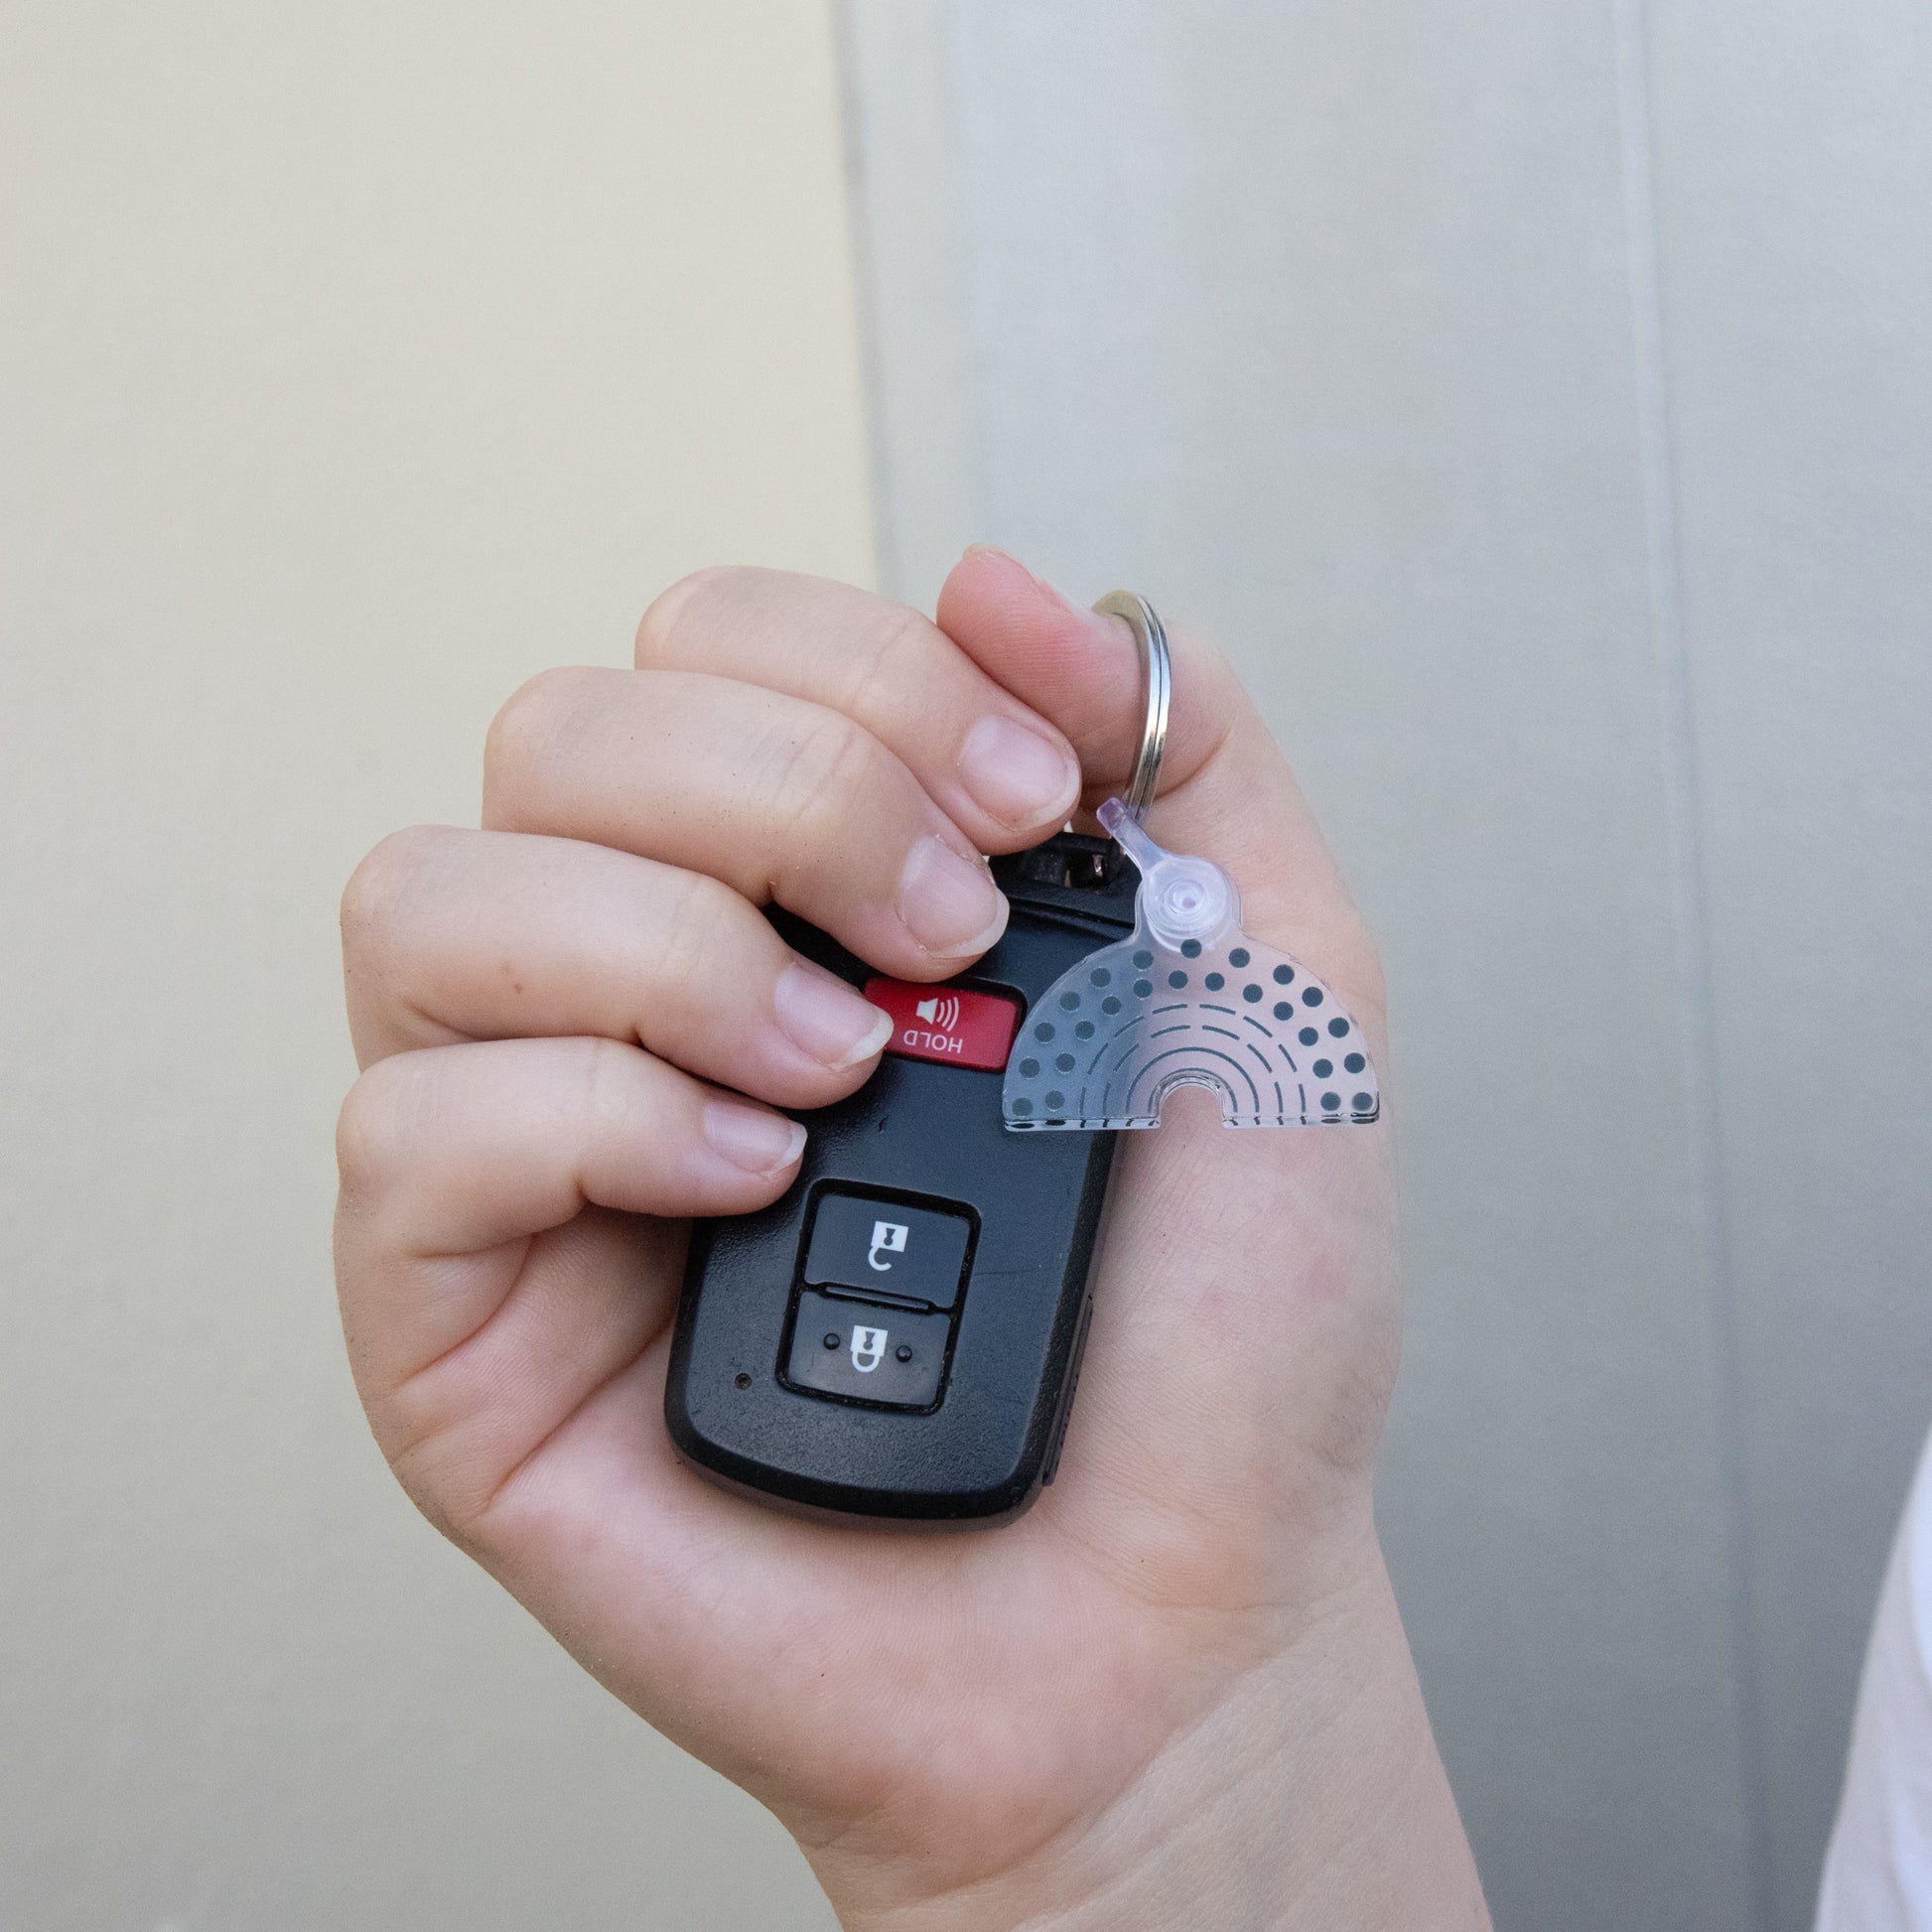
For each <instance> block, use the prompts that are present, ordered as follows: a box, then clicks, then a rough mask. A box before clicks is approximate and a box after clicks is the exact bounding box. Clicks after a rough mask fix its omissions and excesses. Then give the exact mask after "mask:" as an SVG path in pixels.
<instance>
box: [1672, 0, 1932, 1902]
mask: <svg viewBox="0 0 1932 1932" xmlns="http://www.w3.org/2000/svg"><path fill="white" fill-rule="evenodd" d="M1653 32H1654V46H1653V72H1654V74H1655V77H1656V79H1655V100H1656V116H1655V130H1656V154H1657V180H1658V201H1659V216H1660V242H1661V260H1662V265H1663V269H1664V274H1663V281H1662V287H1663V292H1664V306H1665V318H1666V342H1667V345H1668V354H1669V373H1670V393H1671V399H1672V413H1673V419H1674V428H1675V435H1674V444H1675V452H1676V464H1675V468H1676V473H1677V477H1678V480H1679V502H1680V507H1681V555H1682V558H1683V584H1684V628H1685V636H1686V639H1687V643H1688V645H1689V649H1690V659H1691V663H1692V667H1693V671H1694V676H1695V710H1696V715H1697V719H1698V726H1699V731H1698V756H1699V764H1700V779H1701V783H1700V797H1701V801H1702V806H1703V812H1704V822H1705V834H1704V847H1705V852H1706V881H1707V900H1706V904H1707V913H1706V916H1707V920H1708V925H1709V930H1710V934H1711V941H1712V961H1713V970H1714V982H1715V988H1716V993H1717V999H1716V1013H1717V1017H1718V1042H1719V1047H1720V1057H1719V1071H1720V1098H1721V1105H1722V1110H1723V1112H1722V1123H1723V1146H1724V1150H1725V1180H1726V1195H1727V1205H1728V1220H1729V1226H1730V1244H1729V1245H1730V1268H1731V1276H1732V1280H1733V1283H1734V1292H1735V1301H1736V1316H1737V1341H1738V1389H1739V1394H1740V1399H1741V1407H1740V1424H1741V1428H1742V1431H1743V1440H1744V1443H1745V1446H1746V1449H1747V1456H1746V1461H1745V1469H1746V1473H1747V1483H1748V1488H1747V1501H1748V1508H1749V1518H1748V1521H1749V1532H1750V1537H1749V1547H1750V1553H1751V1568H1750V1585H1751V1591H1752V1599H1753V1602H1752V1617H1753V1623H1754V1625H1755V1629H1756V1634H1757V1655H1756V1659H1755V1669H1756V1672H1757V1678H1758V1690H1757V1698H1758V1704H1759V1707H1760V1711H1761V1719H1760V1722H1761V1727H1762V1748H1763V1760H1762V1770H1761V1775H1762V1777H1763V1780H1764V1784H1765V1790H1766V1794H1767V1802H1768V1808H1769V1813H1770V1815H1771V1816H1772V1817H1773V1818H1775V1819H1776V1821H1777V1825H1778V1829H1777V1831H1776V1832H1775V1833H1774V1834H1773V1835H1772V1839H1771V1843H1770V1847H1769V1851H1770V1856H1771V1858H1772V1860H1773V1862H1774V1871H1775V1876H1776V1886H1777V1911H1776V1916H1775V1920H1774V1923H1775V1924H1776V1925H1777V1926H1779V1927H1780V1928H1792V1929H1793V1932H1795V1928H1798V1927H1801V1926H1803V1925H1805V1924H1806V1923H1808V1913H1809V1906H1810V1897H1811V1892H1812V1889H1813V1887H1814V1885H1815V1882H1816V1871H1817V1864H1818V1860H1819V1856H1820V1853H1821V1851H1822V1849H1823V1844H1824V1839H1825V1834H1826V1832H1827V1830H1828V1828H1829V1825H1830V1821H1831V1814H1832V1808H1833V1805H1834V1802H1835V1800H1836V1796H1837V1791H1838V1785H1839V1775H1840V1763H1841V1760H1842V1757H1843V1752H1844V1746H1845V1737H1846V1730H1847V1726H1848V1723H1849V1718H1850V1712H1851V1701H1852V1692H1853V1687H1854V1684H1855V1682H1856V1677H1857V1671H1858V1666H1859V1661H1860V1655H1861V1651H1862V1648H1863V1628H1864V1623H1865V1620H1866V1618H1867V1616H1868V1614H1869V1606H1870V1603H1871V1600H1872V1596H1873V1594H1874V1592H1875V1589H1876V1586H1877V1580H1878V1576H1879V1572H1880V1569H1881V1567H1882V1563H1883V1557H1884V1552H1885V1548H1886V1545H1887V1542H1888V1540H1889V1537H1890V1532H1891V1526H1892V1521H1893V1518H1894V1517H1895V1515H1896V1512H1897V1509H1898V1506H1899V1503H1900V1500H1901V1499H1902V1496H1903V1493H1904V1490H1905V1486H1906V1482H1907V1479H1908V1476H1909V1474H1910V1469H1911V1464H1912V1460H1913V1457H1914V1454H1915V1452H1916V1450H1917V1448H1918V1445H1919V1443H1920V1441H1921V1439H1922V1437H1923V1434H1924V1431H1925V1427H1926V1424H1927V1422H1928V1420H1932V1322H1929V1321H1928V1319H1927V1309H1928V1302H1929V1301H1932V1297H1928V1287H1929V1286H1932V1260H1929V1259H1928V1258H1929V1257H1932V1186H1928V1184H1927V1177H1928V1175H1929V1174H1932V1126H1929V1124H1928V1108H1927V1100H1926V1096H1927V1094H1928V1092H1932V987H1928V982H1927V976H1926V962H1927V960H1928V959H1932V893H1928V891H1927V887H1926V881H1927V873H1928V861H1929V860H1932V544H1928V542H1927V529H1928V521H1929V520H1932V336H1928V332H1927V318H1928V317H1932V15H1928V13H1927V11H1926V9H1925V8H1924V7H1923V6H1920V5H1915V4H1910V0H1832V3H1831V4H1826V3H1825V0H1785V4H1782V5H1779V6H1775V7H1771V8H1768V9H1767V8H1762V7H1746V6H1743V5H1739V4H1735V0H1703V4H1698V5H1687V4H1667V5H1660V6H1658V7H1657V8H1656V10H1655V13H1654V16H1653Z"/></svg>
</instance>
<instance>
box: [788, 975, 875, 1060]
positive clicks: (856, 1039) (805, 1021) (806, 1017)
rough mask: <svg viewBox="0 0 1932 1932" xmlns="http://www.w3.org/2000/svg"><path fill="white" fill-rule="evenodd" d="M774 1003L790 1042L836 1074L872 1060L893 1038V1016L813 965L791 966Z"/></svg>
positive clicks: (841, 981) (842, 981)
mask: <svg viewBox="0 0 1932 1932" xmlns="http://www.w3.org/2000/svg"><path fill="white" fill-rule="evenodd" d="M771 1004H772V1006H773V1008H774V1009H775V1010H776V1012H777V1015H778V1025H779V1026H780V1027H782V1028H783V1029H784V1031H785V1035H786V1037H787V1038H788V1039H789V1040H790V1041H791V1043H792V1044H793V1045H794V1046H796V1047H798V1048H800V1049H801V1050H802V1051H804V1052H807V1053H809V1054H810V1055H811V1056H812V1058H813V1059H815V1060H819V1061H821V1062H823V1064H824V1065H826V1066H828V1067H829V1068H831V1070H832V1071H833V1072H834V1073H838V1072H841V1071H843V1069H845V1068H846V1067H848V1066H857V1065H858V1064H859V1062H860V1061H861V1060H869V1059H871V1058H872V1056H873V1055H874V1054H875V1053H876V1052H878V1051H879V1049H880V1048H881V1047H882V1046H884V1045H885V1043H886V1042H887V1040H888V1039H890V1038H891V1037H892V1033H893V1017H892V1015H891V1014H890V1013H881V1012H880V1010H879V1009H878V1008H877V1007H876V1006H874V1005H873V1003H872V1002H871V1001H870V1000H868V999H866V998H864V997H863V996H862V995H860V994H858V993H855V992H854V991H853V990H852V988H851V987H849V986H848V985H846V983H845V982H844V980H841V979H834V978H833V977H832V975H831V974H830V973H821V972H818V971H816V970H815V969H814V968H812V967H810V966H787V967H786V968H785V970H784V971H783V972H782V973H780V974H779V975H778V983H777V985H776V986H775V987H774V988H773V989H772V993H771Z"/></svg>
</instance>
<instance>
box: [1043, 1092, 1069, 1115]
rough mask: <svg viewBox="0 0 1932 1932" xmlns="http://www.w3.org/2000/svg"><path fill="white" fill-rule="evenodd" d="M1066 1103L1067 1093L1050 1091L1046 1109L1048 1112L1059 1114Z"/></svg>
mask: <svg viewBox="0 0 1932 1932" xmlns="http://www.w3.org/2000/svg"><path fill="white" fill-rule="evenodd" d="M1065 1105H1066V1095H1065V1094H1063V1093H1049V1094H1048V1095H1047V1096H1046V1110H1047V1112H1048V1113H1053V1114H1057V1113H1058V1112H1059V1110H1060V1109H1061V1108H1062V1107H1064V1106H1065Z"/></svg>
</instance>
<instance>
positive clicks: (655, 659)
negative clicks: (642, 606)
mask: <svg viewBox="0 0 1932 1932" xmlns="http://www.w3.org/2000/svg"><path fill="white" fill-rule="evenodd" d="M756 574H757V573H756V572H754V571H753V570H752V569H751V568H749V567H748V566H745V565H740V564H711V565H708V566H707V567H706V568H705V569H703V570H694V571H692V572H691V574H690V575H689V576H688V577H680V578H679V579H678V580H677V582H676V583H675V584H673V585H671V586H670V588H669V589H668V590H663V591H659V592H658V594H657V595H656V596H655V597H654V598H652V599H651V601H650V607H649V609H647V610H646V611H645V612H644V615H643V616H642V617H641V618H640V619H639V620H638V621H637V637H636V642H635V645H634V647H633V649H632V661H633V662H634V663H635V664H636V666H637V668H638V669H639V670H640V671H641V670H648V669H651V668H662V667H663V666H664V665H666V664H668V663H671V662H673V661H674V660H677V659H678V658H679V657H680V656H688V655H689V654H690V652H691V649H692V638H693V635H694V630H695V628H696V626H697V625H698V624H699V623H701V621H702V618H703V614H704V613H705V612H707V611H717V610H719V609H721V608H723V607H724V606H726V605H728V604H731V603H734V602H736V601H737V600H738V598H739V596H740V594H741V593H742V592H743V590H744V587H745V584H746V581H747V580H748V579H749V578H751V577H753V576H755V575H756Z"/></svg>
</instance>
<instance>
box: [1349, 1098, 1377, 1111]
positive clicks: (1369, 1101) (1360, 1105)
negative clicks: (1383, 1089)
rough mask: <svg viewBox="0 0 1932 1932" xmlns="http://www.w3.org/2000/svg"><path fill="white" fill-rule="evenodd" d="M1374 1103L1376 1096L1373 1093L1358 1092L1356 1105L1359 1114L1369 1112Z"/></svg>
mask: <svg viewBox="0 0 1932 1932" xmlns="http://www.w3.org/2000/svg"><path fill="white" fill-rule="evenodd" d="M1374 1105H1375V1096H1374V1095H1373V1094H1372V1093H1358V1094H1357V1095H1356V1096H1355V1101H1354V1106H1355V1111H1356V1112H1357V1113H1358V1114H1365V1113H1368V1112H1369V1111H1370V1110H1371V1109H1372V1108H1373V1107H1374Z"/></svg>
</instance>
